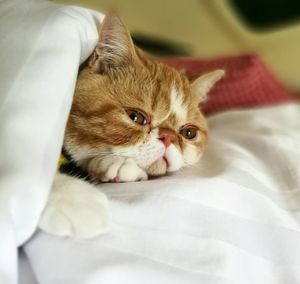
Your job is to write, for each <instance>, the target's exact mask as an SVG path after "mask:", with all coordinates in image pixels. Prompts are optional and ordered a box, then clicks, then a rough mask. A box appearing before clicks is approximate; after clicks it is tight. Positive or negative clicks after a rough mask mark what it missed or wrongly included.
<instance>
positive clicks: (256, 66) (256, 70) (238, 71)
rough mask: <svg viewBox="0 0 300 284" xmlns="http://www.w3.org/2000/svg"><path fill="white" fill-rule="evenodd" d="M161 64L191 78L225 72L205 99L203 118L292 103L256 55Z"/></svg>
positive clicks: (173, 60)
mask: <svg viewBox="0 0 300 284" xmlns="http://www.w3.org/2000/svg"><path fill="white" fill-rule="evenodd" d="M163 62H165V63H167V64H169V65H171V66H173V67H175V68H178V69H183V70H185V72H186V73H187V75H188V76H189V77H191V78H192V79H193V78H196V77H197V76H198V75H199V74H201V73H205V72H209V71H211V70H214V69H225V71H226V75H225V77H223V79H222V80H221V81H220V82H218V83H217V84H216V86H215V87H214V88H213V89H212V91H211V93H210V94H209V96H208V100H207V101H206V102H205V103H204V104H203V105H202V109H203V111H204V113H205V114H206V115H211V114H215V113H217V112H221V111H225V110H230V109H237V108H238V109H241V108H243V109H244V108H250V107H261V106H268V105H275V104H280V103H283V102H289V101H292V100H294V99H293V97H292V96H291V95H290V92H289V91H288V90H287V89H286V88H285V87H284V86H283V85H282V84H281V83H280V82H279V81H278V80H277V79H276V78H275V77H274V76H273V74H272V73H271V72H270V71H269V70H268V68H267V67H266V66H265V64H264V62H263V61H262V59H261V58H259V57H258V56H256V55H251V54H246V55H239V56H232V57H223V58H217V59H212V60H202V59H193V58H186V59H184V58H182V59H166V60H163Z"/></svg>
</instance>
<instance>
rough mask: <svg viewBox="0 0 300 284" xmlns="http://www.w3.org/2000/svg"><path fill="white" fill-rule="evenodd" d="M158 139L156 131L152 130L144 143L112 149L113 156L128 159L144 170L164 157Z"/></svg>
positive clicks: (163, 148)
mask: <svg viewBox="0 0 300 284" xmlns="http://www.w3.org/2000/svg"><path fill="white" fill-rule="evenodd" d="M158 137H159V136H158V129H157V128H156V129H153V130H152V131H151V133H150V136H149V138H148V140H147V141H145V143H140V144H139V145H135V146H131V147H126V148H125V147H124V148H123V147H120V148H118V149H114V154H116V155H120V156H125V157H130V158H132V159H133V160H134V161H135V162H136V164H137V165H138V166H139V167H141V168H143V169H145V168H146V167H147V166H149V165H150V164H152V163H153V162H155V161H156V160H157V159H159V158H161V157H162V156H163V155H164V152H165V147H164V145H163V143H162V142H161V141H160V140H159V139H158Z"/></svg>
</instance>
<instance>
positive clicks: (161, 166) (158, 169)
mask: <svg viewBox="0 0 300 284" xmlns="http://www.w3.org/2000/svg"><path fill="white" fill-rule="evenodd" d="M167 169H168V163H167V161H166V159H165V158H164V157H161V158H159V159H158V160H156V161H155V162H154V163H152V164H151V165H150V166H148V167H147V169H146V172H147V174H148V175H149V176H163V175H165V174H166V173H167Z"/></svg>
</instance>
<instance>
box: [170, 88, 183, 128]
mask: <svg viewBox="0 0 300 284" xmlns="http://www.w3.org/2000/svg"><path fill="white" fill-rule="evenodd" d="M171 113H173V114H175V116H176V118H177V119H178V120H179V121H180V122H182V123H184V122H185V121H186V120H187V109H186V106H185V105H184V103H183V94H182V92H180V91H179V90H178V89H177V88H176V87H175V86H173V87H172V89H171Z"/></svg>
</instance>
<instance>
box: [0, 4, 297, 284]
mask: <svg viewBox="0 0 300 284" xmlns="http://www.w3.org/2000/svg"><path fill="white" fill-rule="evenodd" d="M102 17H103V16H102V15H101V14H97V13H95V12H93V11H89V10H86V9H80V8H74V7H64V6H59V5H56V4H53V3H49V2H47V1H42V0H40V1H38V0H27V1H25V0H23V1H13V0H11V1H9V0H7V1H1V2H0V51H1V52H0V63H1V64H0V80H1V82H0V135H1V139H0V157H1V159H0V284H15V283H17V282H19V283H21V284H33V283H34V282H36V283H38V284H48V283H49V284H59V283H61V284H68V283H70V284H76V283H78V284H79V283H80V284H83V283H84V284H86V283H87V284H88V283H97V284H98V283H105V284H111V283H132V284H134V283H138V284H140V283H151V284H153V283H162V284H168V283H172V284H177V283H214V284H216V283H230V284H232V283H251V284H252V283H263V284H268V283H272V284H273V283H284V284H286V283H288V284H290V283H299V282H300V271H299V264H300V234H299V221H298V207H300V196H299V189H300V181H299V175H300V173H299V168H300V150H299V144H298V143H299V140H300V137H299V130H300V125H299V112H300V107H299V106H298V105H286V106H281V107H277V108H271V109H262V110H256V111H242V112H228V113H224V114H221V115H219V116H215V117H212V118H210V127H211V133H210V135H211V136H210V143H209V146H208V148H207V151H206V154H205V156H204V158H203V160H202V161H201V163H200V164H199V165H198V166H196V167H193V168H190V169H186V170H183V171H181V172H180V173H176V174H174V175H173V176H168V177H164V178H161V179H156V180H152V181H147V182H141V183H129V184H109V185H101V186H100V188H101V189H103V190H104V191H105V192H107V194H108V196H109V198H110V203H111V211H112V215H113V224H112V229H111V231H110V233H108V234H105V235H102V236H99V237H98V238H95V239H93V240H88V241H79V240H70V239H63V238H56V237H52V236H49V235H47V234H45V233H42V232H37V233H36V234H35V235H34V236H33V237H32V238H31V239H30V240H29V238H30V236H31V234H32V233H33V232H34V231H35V229H36V225H37V222H38V219H39V216H40V213H41V211H42V209H43V207H44V205H45V202H46V200H47V195H48V192H49V189H50V186H51V182H52V179H53V176H54V172H55V168H56V161H57V158H58V155H59V152H60V148H61V144H62V139H63V131H64V126H65V123H66V119H67V115H68V110H69V108H70V105H71V101H72V95H73V90H74V85H75V81H76V75H77V69H78V66H79V64H80V62H83V61H84V60H85V59H86V58H87V56H88V55H89V54H90V53H91V51H92V49H93V48H94V46H95V44H96V41H97V38H98V32H97V25H98V22H101V20H102ZM25 242H26V244H24V243H25ZM20 245H23V248H22V251H20V254H19V265H20V269H19V274H20V277H19V281H18V272H17V263H18V262H17V256H18V255H17V247H18V246H20Z"/></svg>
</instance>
